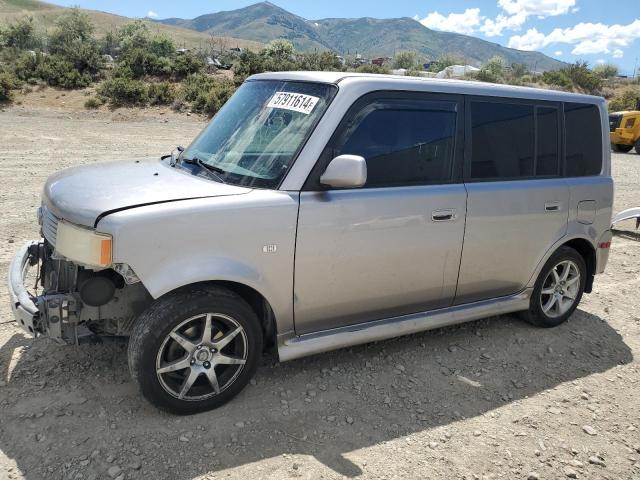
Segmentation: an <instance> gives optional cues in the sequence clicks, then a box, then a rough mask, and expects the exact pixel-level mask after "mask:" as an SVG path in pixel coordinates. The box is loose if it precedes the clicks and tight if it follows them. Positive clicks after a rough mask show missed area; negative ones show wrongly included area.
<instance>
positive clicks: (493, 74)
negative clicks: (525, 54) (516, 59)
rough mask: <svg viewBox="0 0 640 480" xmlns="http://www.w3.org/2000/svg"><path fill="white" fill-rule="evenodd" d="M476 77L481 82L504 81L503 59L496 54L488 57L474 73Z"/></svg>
mask: <svg viewBox="0 0 640 480" xmlns="http://www.w3.org/2000/svg"><path fill="white" fill-rule="evenodd" d="M476 79H478V80H480V81H481V82H490V83H504V59H503V58H502V57H498V56H495V57H492V58H490V59H489V61H488V62H487V63H485V64H484V65H483V66H482V68H481V69H480V71H479V72H477V73H476Z"/></svg>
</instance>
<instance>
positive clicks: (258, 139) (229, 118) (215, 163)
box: [180, 80, 335, 188]
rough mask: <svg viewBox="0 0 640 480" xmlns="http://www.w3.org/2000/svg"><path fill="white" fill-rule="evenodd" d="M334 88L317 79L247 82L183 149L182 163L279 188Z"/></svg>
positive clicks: (237, 180)
mask: <svg viewBox="0 0 640 480" xmlns="http://www.w3.org/2000/svg"><path fill="white" fill-rule="evenodd" d="M334 91H335V87H334V86H332V85H327V84H320V83H308V82H292V81H274V80H257V81H249V82H246V83H244V84H243V85H242V86H241V87H240V88H239V89H238V91H237V92H236V93H235V94H234V95H233V96H232V97H231V98H230V99H229V100H228V101H227V103H226V104H225V105H224V107H222V109H221V110H220V111H219V112H218V113H217V114H216V116H215V117H213V119H212V120H211V122H210V123H209V125H208V126H207V128H205V129H204V130H203V131H202V133H201V134H200V135H198V137H197V138H196V139H195V140H194V141H193V143H192V144H191V145H190V146H189V147H188V148H187V149H186V150H185V151H184V152H183V153H182V154H181V156H180V158H181V159H183V160H185V162H182V163H183V164H186V163H187V162H188V163H189V164H188V165H185V168H190V169H194V171H197V170H201V168H200V167H202V165H200V167H199V166H198V162H200V163H205V164H207V165H208V166H209V167H211V168H210V170H213V171H214V172H215V174H216V177H218V178H219V179H220V180H222V181H224V182H225V183H230V184H234V185H243V186H248V187H257V188H277V187H278V185H279V184H280V182H281V181H282V179H283V177H284V175H285V174H286V172H287V170H288V168H289V167H290V166H291V163H292V162H293V161H294V160H295V157H296V155H297V153H298V151H299V149H300V148H301V147H302V145H303V143H304V141H305V140H306V138H307V136H308V135H309V134H310V133H311V131H312V130H313V127H314V126H315V124H316V123H317V122H318V120H319V119H320V117H321V116H322V114H323V112H324V110H325V109H326V107H327V105H328V103H329V102H330V100H331V98H332V96H333V93H334ZM189 161H190V162H189Z"/></svg>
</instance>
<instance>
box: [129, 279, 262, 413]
mask: <svg viewBox="0 0 640 480" xmlns="http://www.w3.org/2000/svg"><path fill="white" fill-rule="evenodd" d="M207 326H209V329H208V330H207ZM207 331H208V332H209V334H208V336H207ZM261 353H262V329H261V327H260V322H259V320H258V317H257V316H256V314H255V312H254V311H253V309H252V308H251V307H250V306H249V305H248V304H247V302H245V301H244V300H243V299H242V298H241V297H240V296H239V295H237V294H235V293H233V292H231V291H229V290H227V289H224V288H219V287H214V286H206V285H202V286H196V287H186V288H183V289H180V290H177V291H175V292H172V293H169V294H167V295H165V296H164V297H161V298H160V299H158V300H157V301H155V302H154V303H153V304H152V305H151V306H150V307H149V308H148V309H147V310H146V311H145V312H144V313H142V315H141V316H140V317H139V318H138V320H137V321H136V324H135V325H134V327H133V331H132V332H131V337H130V338H129V348H128V358H129V370H130V371H131V376H132V377H133V379H134V380H135V381H136V382H137V384H138V387H139V388H140V391H141V392H142V395H143V396H144V397H145V398H146V399H147V400H148V401H149V402H151V403H152V404H153V405H155V406H157V407H159V408H160V409H163V410H166V411H169V412H171V413H177V414H182V415H189V414H193V413H198V412H203V411H206V410H212V409H214V408H217V407H219V406H221V405H223V404H225V403H226V402H228V401H229V400H231V399H232V398H233V397H235V396H236V395H237V394H238V393H239V392H240V391H241V390H242V389H243V388H244V387H245V386H246V384H247V383H248V382H249V380H250V379H251V377H253V375H254V373H255V371H256V368H257V366H258V362H259V360H260V356H261ZM216 386H217V388H216Z"/></svg>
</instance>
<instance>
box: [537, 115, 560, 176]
mask: <svg viewBox="0 0 640 480" xmlns="http://www.w3.org/2000/svg"><path fill="white" fill-rule="evenodd" d="M559 122H560V115H559V112H558V109H557V108H555V107H536V132H537V135H536V152H537V155H536V166H535V174H536V176H537V177H546V176H553V175H558V173H559V170H560V157H559V155H558V150H559V149H558V125H559Z"/></svg>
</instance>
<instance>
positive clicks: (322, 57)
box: [295, 52, 342, 71]
mask: <svg viewBox="0 0 640 480" xmlns="http://www.w3.org/2000/svg"><path fill="white" fill-rule="evenodd" d="M295 68H296V70H308V71H333V70H341V69H342V64H341V63H340V60H338V57H337V56H336V54H335V53H333V52H313V53H303V54H302V55H299V56H298V59H297V62H296V67H295Z"/></svg>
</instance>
